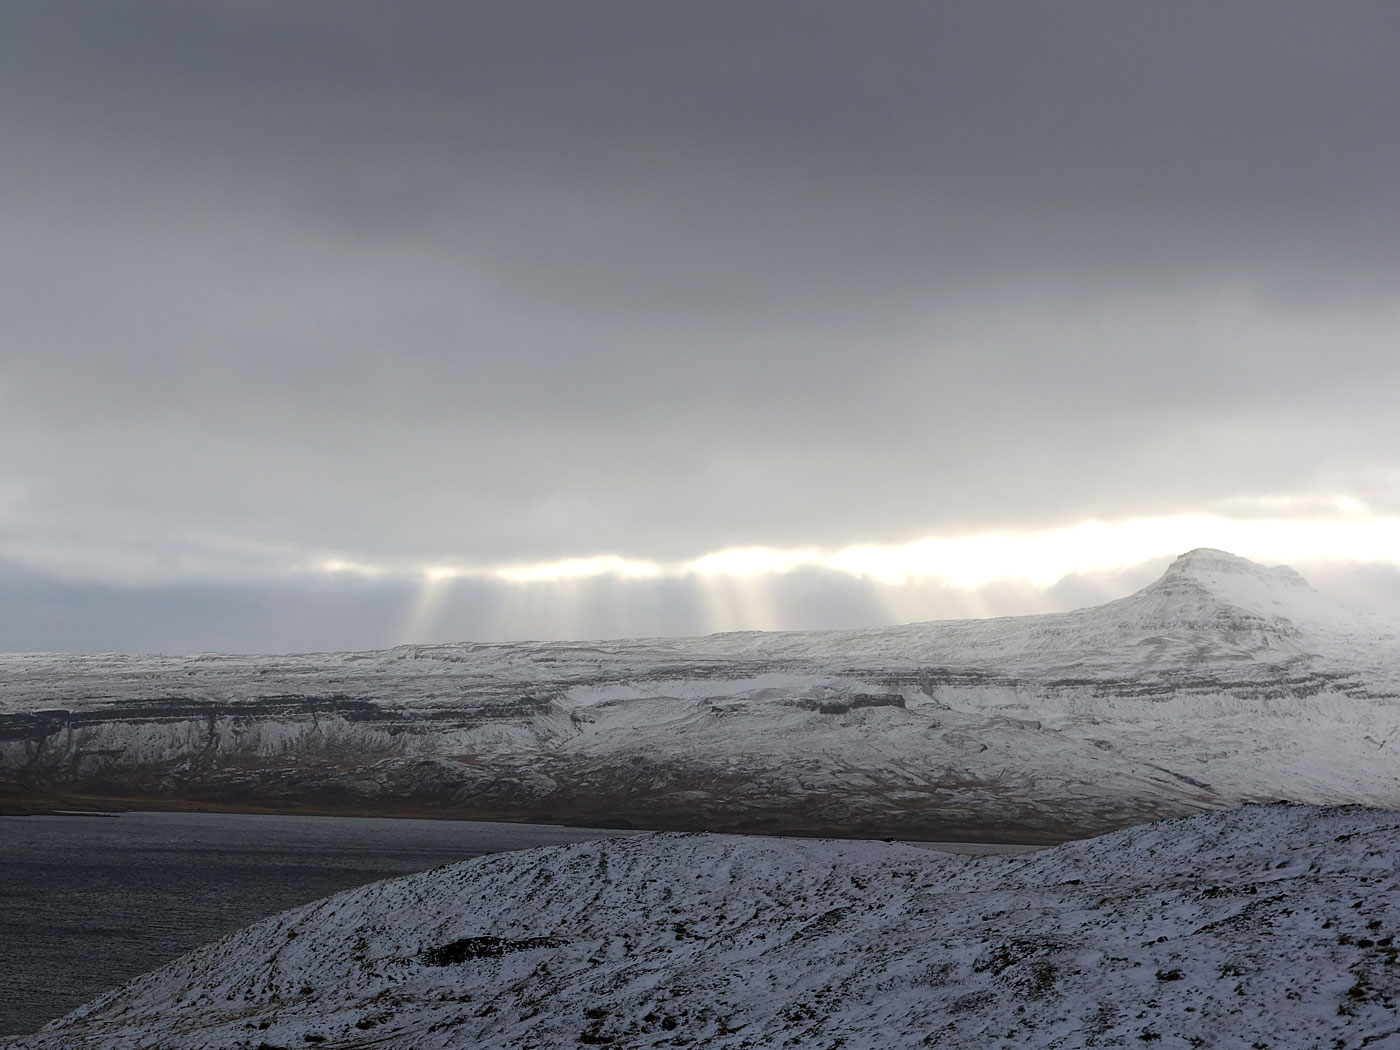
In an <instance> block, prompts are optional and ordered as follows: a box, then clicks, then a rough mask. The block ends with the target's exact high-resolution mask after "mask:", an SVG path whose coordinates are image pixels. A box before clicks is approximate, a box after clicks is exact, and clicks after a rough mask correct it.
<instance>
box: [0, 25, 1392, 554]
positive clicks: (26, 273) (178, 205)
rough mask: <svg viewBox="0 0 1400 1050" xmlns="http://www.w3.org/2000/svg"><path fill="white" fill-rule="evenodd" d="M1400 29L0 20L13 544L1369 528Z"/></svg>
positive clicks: (591, 543)
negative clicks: (1346, 506) (1360, 522)
mask: <svg viewBox="0 0 1400 1050" xmlns="http://www.w3.org/2000/svg"><path fill="white" fill-rule="evenodd" d="M1397 42H1400V13H1397V9H1396V8H1395V7H1394V5H1392V4H1361V3H1355V4H1340V5H1329V6H1327V7H1325V8H1324V7H1322V6H1317V7H1310V6H1304V5H1278V4H1273V3H1260V4H1231V5H1224V6H1222V5H1218V4H1170V5H1168V4H1147V3H1143V4H1110V3H1102V4H1056V5H1021V4H997V3H968V4H937V5H932V4H885V3H872V4H859V5H856V4H813V3H791V4H763V3H757V4H755V3H732V4H731V3H706V4H695V5H654V4H606V3H604V4H587V5H582V4H564V3H560V4H541V3H496V4H480V3H478V4H442V5H436V4H413V5H382V4H355V3H344V2H337V3H325V4H309V3H308V4H258V3H241V4H211V3H187V2H182V3H167V4H152V3H124V4H120V5H116V4H90V5H69V4H52V3H39V2H35V3H27V4H11V5H8V6H6V7H5V8H4V10H3V12H0V129H3V135H4V148H3V150H2V151H0V222H3V224H4V228H5V230H6V237H5V239H4V246H3V247H2V248H0V307H3V317H4V328H3V338H4V343H5V345H4V355H3V359H0V409H2V410H3V416H0V439H3V440H4V441H5V442H6V445H7V447H9V448H11V449H13V450H16V452H15V454H14V455H12V456H11V457H10V458H9V462H8V463H7V465H6V467H5V468H4V471H3V473H0V545H3V552H4V553H6V554H8V555H9V556H10V557H13V558H19V559H21V560H24V561H26V562H28V563H32V564H40V565H43V566H46V567H47V569H51V570H54V571H63V572H67V573H69V574H70V575H73V574H76V575H82V574H84V573H87V574H96V575H103V573H104V572H105V574H106V576H107V577H113V578H123V579H125V578H138V577H140V576H142V574H147V575H152V576H156V577H159V578H162V579H166V580H178V579H180V578H181V577H182V574H193V575H198V574H199V573H200V572H204V573H205V574H206V575H207V574H209V573H210V572H215V574H216V575H221V576H236V575H237V571H238V565H239V559H240V558H242V557H244V556H245V555H246V557H247V563H248V565H250V566H252V565H255V564H256V565H260V566H263V567H266V566H269V565H270V566H272V567H273V569H275V570H276V571H278V572H280V571H284V570H286V569H287V568H288V567H289V566H292V565H293V564H294V563H295V562H296V561H297V558H298V557H302V556H304V555H306V554H307V553H308V552H309V553H311V554H314V553H316V552H319V551H324V552H329V553H343V554H346V555H348V556H359V557H363V558H366V559H369V560H374V559H389V558H403V559H408V560H412V559H415V558H417V559H426V560H431V559H434V558H457V559H463V560H468V561H482V562H489V561H493V560H501V559H504V560H517V559H524V558H532V557H557V556H566V555H574V554H589V553H593V552H597V551H616V552H618V553H622V554H628V555H652V556H667V557H683V556H691V555H695V554H699V553H702V552H704V551H707V550H711V549H715V548H717V547H722V546H726V545H730V544H760V543H761V544H770V545H775V546H784V545H790V544H805V543H824V544H841V543H846V542H855V541H881V540H889V541H898V540H908V539H912V538H915V537H918V536H921V535H926V534H929V533H931V532H937V531H940V530H941V531H958V530H973V529H979V528H986V527H998V528H1032V527H1037V526H1041V525H1051V524H1060V523H1065V522H1070V521H1074V520H1078V519H1080V518H1083V517H1086V516H1101V517H1114V516H1118V515H1123V514H1132V513H1158V514H1160V513H1171V512H1174V511H1178V510H1190V509H1198V508H1199V507H1200V506H1202V505H1208V504H1210V503H1212V501H1217V500H1222V499H1226V498H1230V497H1238V496H1241V495H1245V496H1248V495H1254V494H1270V493H1277V492H1292V491H1295V490H1312V489H1321V490H1325V491H1352V492H1355V493H1357V494H1362V493H1364V494H1365V498H1368V499H1369V500H1370V501H1371V502H1372V503H1373V504H1374V505H1376V506H1377V507H1381V506H1385V505H1392V506H1393V505H1394V502H1395V500H1396V498H1397V496H1396V493H1397V489H1398V488H1400V486H1397V482H1396V474H1395V470H1394V465H1395V464H1396V462H1397V460H1400V437H1397V433H1396V430H1395V428H1394V427H1393V425H1392V424H1391V423H1390V421H1389V420H1390V412H1389V405H1388V402H1389V392H1390V391H1393V390H1394V389H1396V388H1397V385H1400V363H1397V355H1395V354H1394V353H1393V347H1394V345H1395V334H1396V324H1397V309H1396V307H1395V304H1394V303H1393V302H1392V301H1391V299H1392V290H1393V288H1394V287H1395V282H1396V278H1397V277H1400V265H1398V264H1400V248H1397V245H1400V201H1397V190H1396V181H1395V176H1394V173H1395V171H1397V170H1400V139H1397V137H1396V136H1395V134H1394V128H1395V126H1396V125H1397V117H1400V112H1397V103H1396V101H1395V100H1396V98H1397V97H1400V82H1397V81H1400V74H1398V73H1397V66H1396V63H1395V62H1394V54H1395V46H1396V44H1397ZM1184 545H1190V543H1189V541H1187V543H1186V544H1184ZM269 551H270V552H271V553H269ZM210 552H214V553H210ZM153 564H155V565H157V567H158V569H159V571H157V569H153V568H152V567H151V566H152V565H153ZM211 564H212V565H214V566H215V568H214V569H211V568H210V566H211ZM104 565H105V566H106V568H105V569H104V568H103V566H104ZM259 571H261V570H259ZM268 571H273V570H268Z"/></svg>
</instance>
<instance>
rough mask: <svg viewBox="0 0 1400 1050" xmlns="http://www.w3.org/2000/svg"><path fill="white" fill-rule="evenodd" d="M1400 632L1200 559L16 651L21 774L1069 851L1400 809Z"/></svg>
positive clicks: (1250, 572) (1296, 589) (7, 663)
mask: <svg viewBox="0 0 1400 1050" xmlns="http://www.w3.org/2000/svg"><path fill="white" fill-rule="evenodd" d="M1398 635H1400V632H1397V628H1396V626H1395V625H1393V624H1388V623H1386V622H1384V621H1381V620H1379V619H1376V618H1374V617H1368V616H1364V615H1361V614H1357V613H1353V612H1350V611H1349V610H1346V609H1343V608H1341V607H1339V606H1337V605H1336V604H1335V603H1333V602H1330V601H1329V600H1327V599H1325V598H1324V597H1322V596H1321V595H1319V594H1317V593H1316V592H1315V591H1313V590H1312V589H1311V588H1310V587H1309V586H1308V585H1307V584H1306V582H1305V581H1303V579H1302V578H1301V577H1300V576H1298V574H1297V573H1295V572H1293V571H1292V570H1290V569H1287V568H1281V567H1280V568H1266V567H1264V566H1260V565H1256V564H1254V563H1253V562H1249V561H1247V560H1245V559H1243V558H1238V557H1235V556H1233V555H1229V554H1226V553H1224V552H1221V551H1209V550H1198V551H1192V552H1191V553H1189V554H1186V555H1183V556H1182V557H1181V558H1179V559H1177V561H1176V562H1175V563H1174V564H1173V565H1172V566H1171V568H1170V569H1168V571H1167V572H1166V574H1165V575H1164V576H1163V577H1162V578H1161V579H1160V580H1158V581H1157V582H1155V583H1153V584H1152V585H1150V586H1148V587H1146V588H1144V589H1143V590H1141V591H1139V592H1138V593H1136V594H1133V595H1130V596H1128V597H1126V598H1123V599H1120V600H1118V601H1114V602H1109V603H1108V604H1106V605H1101V606H1097V607H1094V608H1089V609H1081V610H1078V611H1076V612H1071V613H1064V614H1056V615H1051V616H1035V617H1013V618H1003V619H995V620H968V621H954V622H944V623H924V624H910V625H906V626H903V627H894V628H878V629H869V630H863V631H852V632H833V633H776V634H764V633H752V632H749V633H739V634H725V635H714V636H711V637H708V638H695V639H650V640H631V641H616V642H590V643H538V642H524V643H517V644H508V645H466V644H464V645H443V646H407V647H401V648H398V649H392V650H387V651H383V652H373V653H349V654H313V655H304V656H289V657H229V656H192V657H184V658H158V657H137V656H122V655H107V656H88V657H66V656H65V657H59V656H35V655H19V656H8V657H0V791H4V790H6V789H8V790H9V791H11V792H20V791H23V792H30V793H45V792H47V793H58V792H70V793H84V794H90V795H109V796H122V797H136V798H145V799H152V798H179V799H186V800H196V801H208V802H227V803H257V804H261V805H265V806H273V807H277V806H293V805H308V804H310V805H320V806H325V807H347V808H351V809H361V810H372V809H373V808H375V807H376V806H383V807H400V808H402V807H410V808H413V809H416V810H419V811H428V812H433V811H436V812H442V813H447V814H452V815H457V816H476V817H482V816H485V817H499V818H507V819H526V820H531V819H547V820H559V821H586V822H595V823H611V824H633V825H636V826H641V827H654V828H678V829H690V828H710V829H718V830H750V831H805V832H819V833H820V832H839V833H845V834H850V833H863V834H871V835H895V836H904V837H932V838H967V837H972V838H977V837H998V836H1001V837H1008V836H1009V837H1015V836H1019V837H1025V838H1028V839H1039V840H1049V839H1058V838H1064V837H1067V836H1073V835H1082V834H1088V833H1092V832H1095V831H1101V830H1104V829H1107V828H1112V827H1119V826H1124V825H1127V824H1131V823H1136V822H1141V821H1143V820H1150V819H1154V818H1156V817H1161V816H1166V815H1173V814H1179V813H1185V812H1192V811H1197V810H1201V809H1207V808H1214V807H1220V806H1228V805H1233V804H1236V803H1238V802H1241V801H1248V800H1270V799H1274V798H1289V799H1295V800H1299V801H1306V802H1315V803H1333V802H1365V803H1369V804H1373V805H1379V806H1390V807H1400V761H1397V759H1396V754H1395V751H1396V747H1397V746H1400V700H1397V695H1400V646H1398V645H1397V636H1398Z"/></svg>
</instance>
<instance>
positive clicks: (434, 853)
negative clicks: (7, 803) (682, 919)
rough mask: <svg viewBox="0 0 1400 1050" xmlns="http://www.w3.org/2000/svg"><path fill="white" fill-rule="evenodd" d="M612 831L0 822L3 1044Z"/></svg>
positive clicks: (153, 817)
mask: <svg viewBox="0 0 1400 1050" xmlns="http://www.w3.org/2000/svg"><path fill="white" fill-rule="evenodd" d="M611 834H614V832H609V831H600V830H594V829H588V828H560V827H551V826H548V825H530V824H485V823H477V822H471V821H446V820H397V819H380V818H357V817H301V816H264V815H254V814H235V813H123V814H120V815H118V816H43V817H0V1034H5V1033H15V1032H32V1031H34V1030H35V1029H37V1028H39V1027H40V1026H41V1025H43V1024H45V1023H46V1022H48V1021H51V1020H53V1019H54V1018H55V1017H58V1016H60V1015H62V1014H64V1013H67V1012H68V1011H69V1010H71V1009H73V1008H74V1007H76V1006H79V1005H81V1004H82V1003H85V1002H87V1001H88V1000H89V999H91V998H93V997H94V996H96V995H99V994H101V993H102V992H104V991H106V990H107V989H109V988H111V987H114V986H116V985H119V984H122V983H124V982H125V981H127V980H129V979H130V978H132V977H135V976H136V975H137V974H140V973H144V972H145V971H147V970H150V969H153V968H154V967H157V966H159V965H161V964H162V963H165V962H168V961H170V960H171V959H173V958H175V957H176V956H177V955H181V954H183V953H184V952H187V951H189V950H190V949H191V948H195V947H198V946H199V945H201V944H204V943H205V942H207V941H211V940H214V939H215V938H218V937H222V936H223V935H224V934H226V933H229V932H231V931H233V930H236V929H238V928H239V927H240V926H246V925H247V924H248V923H250V922H254V921H256V920H258V919H261V918H264V917H265V916H268V915H272V914H275V913H276V912H279V911H283V910H285V909H287V908H291V907H294V906H295V905H298V904H304V903H305V902H307V901H311V900H316V899H317V898H319V897H324V896H326V895H327V894H331V893H336V892H338V891H340V890H345V889H349V888H351V887H352V886H360V885H363V884H364V883H366V882H374V881H375V880H376V879H383V878H388V877H390V876H393V875H403V874H406V873H408V872H411V871H422V870H424V869H425V868H432V867H436V866H437V865H439V864H448V863H451V862H453V861H458V860H464V859H466V858H468V857H476V856H480V855H482V854H484V853H499V852H501V851H503V850H511V849H526V848H529V847H531V846H547V845H553V844H556V843H561V842H579V841H582V840H585V839H594V838H602V837H604V836H607V835H611Z"/></svg>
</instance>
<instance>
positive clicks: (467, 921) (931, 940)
mask: <svg viewBox="0 0 1400 1050" xmlns="http://www.w3.org/2000/svg"><path fill="white" fill-rule="evenodd" d="M1397 932H1400V819H1397V816H1396V814H1394V813H1387V812H1382V811H1377V810H1371V809H1363V808H1361V807H1344V808H1339V809H1315V808H1311V807H1302V806H1289V805H1272V806H1249V807H1244V808H1241V809H1236V810H1229V811H1222V812H1215V813H1210V814H1206V815H1200V816H1195V817H1191V818H1186V819H1179V820H1172V821H1167V822H1163V823H1158V824H1153V825H1148V826H1144V827H1138V828H1133V829H1129V830H1126V831H1120V832H1115V833H1112V834H1109V835H1106V836H1104V837H1102V838H1098V839H1094V840H1089V841H1083V842H1075V843H1069V844H1066V845H1063V846H1060V847H1057V848H1055V849H1052V850H1047V851H1045V852H1042V853H1038V854H1033V855H1030V856H1025V857H1016V858H999V857H997V858H992V857H988V858H971V857H960V856H952V855H947V854H939V853H935V852H932V851H929V850H923V849H916V848H913V847H911V846H907V845H902V844H898V843H885V842H832V841H800V840H778V839H754V838H743V837H729V836H715V835H706V834H700V835H683V834H662V835H648V836H639V837H635V838H628V839H614V840H610V841H604V842H591V843H587V844H582V845H573V846H564V847H553V848H546V849H540V850H531V851H528V852H523V853H513V854H498V855H495V856H492V857H487V858H482V859H479V860H474V861H468V862H466V863H462V864H457V865H452V866H449V867H445V868H439V869H436V870H434V871H429V872H425V873H423V874H420V875H413V876H409V877H407V878H401V879H394V880H392V881H388V882H381V883H376V884H373V885H370V886H365V887H362V888H361V889H358V890H353V891H351V892H349V893H345V894H342V895H340V896H338V897H332V898H328V899H327V900H324V901H321V902H318V903H315V904H310V905H307V906H305V907H302V908H298V909H296V910H294V911H290V912H286V913H285V914H282V915H278V916H275V917H273V918H270V919H267V920H265V921H263V922H261V923H258V924H256V925H254V926H250V927H248V928H247V929H245V930H242V931H240V932H238V933H235V934H233V935H231V936H230V937H227V938H225V939H224V940H222V941H219V942H217V943H215V944H212V945H209V946H208V947H206V948H203V949H200V950H199V951H196V952H194V953H193V954H191V955H188V956H186V957H184V958H182V959H180V960H177V961H176V962H174V963H172V964H171V965H170V966H167V967H166V968H164V969H162V970H158V971H156V972H154V973H152V974H148V975H146V976H144V977H141V978H138V979H137V980H136V981H134V982H132V983H131V984H129V985H128V986H126V987H125V988H123V989H121V990H119V991H116V992H113V993H111V994H109V995H107V996H104V997H103V998H101V999H99V1000H97V1001H95V1002H94V1003H92V1004H90V1005H88V1006H86V1007H83V1008H81V1009H79V1010H78V1011H76V1012H75V1013H73V1014H71V1015H70V1016H69V1017H67V1018H65V1019H62V1020H60V1021H58V1022H55V1023H54V1024H53V1025H52V1026H50V1027H49V1028H48V1029H46V1030H45V1031H44V1032H42V1033H40V1034H38V1035H36V1036H31V1037H27V1038H20V1039H16V1040H12V1041H8V1042H5V1041H0V1046H4V1047H9V1048H12V1050H20V1048H24V1050H127V1048H130V1050H135V1048H137V1047H161V1048H164V1050H184V1048H188V1050H194V1048H206V1047H220V1048H235V1047H241V1048H248V1050H254V1048H259V1047H261V1048H263V1050H274V1048H291V1047H305V1046H312V1045H317V1046H323V1047H326V1048H332V1047H336V1048H351V1047H383V1048H391V1047H400V1048H413V1050H431V1048H446V1047H461V1048H472V1050H477V1048H480V1050H487V1048H496V1047H520V1048H524V1047H540V1048H545V1047H548V1048H554V1047H562V1046H575V1045H581V1044H582V1045H587V1044H595V1045H612V1046H615V1047H619V1048H624V1047H625V1048H634V1047H635V1048H640V1047H682V1046H692V1047H706V1048H716V1050H718V1048H726V1047H728V1048H740V1047H781V1046H797V1047H833V1048H834V1047H843V1048H846V1050H861V1048H869V1050H893V1048H900V1047H920V1046H938V1047H947V1048H967V1050H988V1048H992V1047H1027V1046H1030V1047H1069V1048H1078V1047H1095V1046H1119V1047H1123V1046H1129V1047H1138V1046H1147V1045H1154V1044H1155V1045H1160V1046H1163V1047H1210V1048H1222V1050H1224V1048H1246V1047H1250V1048H1258V1047H1268V1048H1270V1050H1302V1048H1322V1047H1326V1048H1329V1050H1346V1048H1361V1047H1368V1046H1369V1047H1375V1048H1390V1047H1396V1046H1400V1007H1398V1006H1397V999H1400V961H1397V953H1400V949H1398V948H1397V946H1396V943H1395V936H1396V934H1397Z"/></svg>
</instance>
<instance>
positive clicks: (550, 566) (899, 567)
mask: <svg viewBox="0 0 1400 1050" xmlns="http://www.w3.org/2000/svg"><path fill="white" fill-rule="evenodd" d="M1331 506H1332V507H1333V508H1334V512H1335V515H1336V516H1333V517H1327V518H1322V519H1297V518H1230V517H1226V516H1223V515H1210V514H1192V515H1176V516H1172V517H1155V518H1135V519H1130V520H1126V521H1116V522H1102V521H1086V522H1081V523H1079V524H1077V525H1072V526H1069V527H1066V528H1062V529H1051V530H1045V531H1041V532H1028V533H989V534H984V535H973V536H952V537H932V538H928V539H922V540H916V541H914V542H912V543H906V544H855V545H851V546H848V547H843V548H841V549H839V550H834V551H823V550H819V549H815V548H794V549H791V550H783V549H778V548H769V547H737V548H729V549H725V550H720V551H713V552H711V553H709V554H705V555H702V556H700V557H697V558H692V559H688V560H684V561H675V562H656V561H647V560H639V559H632V558H624V557H620V556H618V555H611V554H603V555H597V556H593V557H585V558H566V559H561V560H557V561H549V562H536V563H517V564H512V565H502V566H491V567H455V566H450V565H443V564H434V565H428V566H419V567H417V568H416V569H414V570H413V571H412V574H413V575H415V576H417V577H418V578H419V579H421V580H422V581H424V582H425V583H443V582H446V581H450V580H455V579H479V580H497V581H503V582H507V583H515V584H544V583H565V582H582V581H586V580H590V579H601V578H613V579H624V580H648V579H658V578H663V577H666V578H673V579H682V578H691V579H698V580H700V581H702V582H704V581H722V580H757V579H760V578H762V577H765V576H777V575H781V574H785V573H791V572H795V571H798V570H802V569H813V570H821V571H827V572H836V573H842V574H844V575H847V576H853V577H856V578H858V579H867V580H872V581H874V582H876V583H879V584H883V585H887V586H901V585H908V584H913V583H919V582H921V581H936V582H938V583H940V584H942V585H944V586H952V587H958V588H964V589H967V590H975V589H977V588H979V587H982V586H984V585H986V584H989V583H992V582H993V581H998V580H1011V581H1019V582H1022V583H1028V584H1030V585H1031V586H1033V587H1038V588H1045V587H1049V586H1051V585H1053V584H1054V583H1056V582H1057V581H1059V580H1061V579H1064V578H1065V577H1066V576H1070V575H1075V574H1085V573H1092V572H1100V571H1105V570H1114V569H1123V568H1127V567H1129V566H1133V565H1138V564H1141V563H1142V562H1144V561H1148V560H1150V559H1153V558H1161V557H1165V556H1171V555H1176V554H1181V553H1183V552H1184V551H1186V550H1190V549H1191V548H1194V547H1218V548H1220V549H1222V550H1227V551H1231V552H1232V553H1235V554H1239V555H1242V556H1244V557H1246V558H1251V559H1253V560H1255V561H1261V562H1266V563H1278V562H1294V561H1304V562H1317V561H1338V560H1343V561H1358V562H1368V561H1369V562H1381V563H1387V564H1400V518H1393V517H1378V516H1367V515H1365V514H1364V513H1363V512H1362V511H1363V510H1364V508H1362V509H1361V510H1359V509H1358V508H1360V507H1361V505H1360V504H1359V503H1358V502H1357V501H1355V500H1347V499H1345V498H1342V497H1339V498H1337V499H1336V500H1334V501H1332V503H1331ZM319 568H320V569H321V571H323V572H327V573H361V574H365V575H383V574H385V573H388V572H391V571H393V570H392V569H390V568H388V567H385V566H376V565H371V564H367V563H364V562H361V561H356V560H352V559H346V558H327V559H325V560H323V561H322V562H320V563H319ZM716 593H718V592H716Z"/></svg>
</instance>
